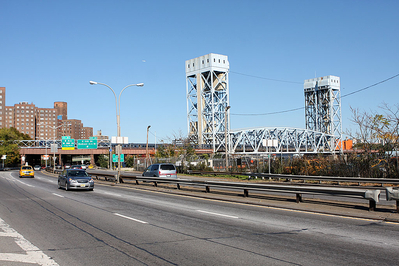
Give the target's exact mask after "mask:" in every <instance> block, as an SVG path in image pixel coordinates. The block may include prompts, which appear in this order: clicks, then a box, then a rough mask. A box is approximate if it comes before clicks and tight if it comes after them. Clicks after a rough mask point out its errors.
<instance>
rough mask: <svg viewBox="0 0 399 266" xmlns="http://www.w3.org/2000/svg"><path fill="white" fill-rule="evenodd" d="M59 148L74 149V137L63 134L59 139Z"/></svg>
mask: <svg viewBox="0 0 399 266" xmlns="http://www.w3.org/2000/svg"><path fill="white" fill-rule="evenodd" d="M61 148H62V149H63V150H74V149H75V139H71V137H70V136H63V137H62V141H61Z"/></svg>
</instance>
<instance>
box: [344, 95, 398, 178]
mask: <svg viewBox="0 0 399 266" xmlns="http://www.w3.org/2000/svg"><path fill="white" fill-rule="evenodd" d="M380 109H382V110H383V112H380V113H377V112H371V113H368V112H361V111H359V110H358V109H353V108H351V111H352V119H351V120H352V122H354V123H355V124H356V125H357V130H356V132H355V133H354V134H352V132H348V133H347V134H348V135H349V136H351V137H353V138H355V139H356V140H357V142H358V144H356V147H358V148H361V149H363V150H364V154H365V156H361V157H360V158H359V156H358V158H354V159H355V162H356V163H357V164H358V167H359V169H364V168H366V169H367V170H368V171H367V173H366V174H367V175H369V176H370V175H371V174H372V173H371V172H372V171H373V168H375V167H378V168H380V169H381V170H383V169H385V170H384V171H385V172H387V173H388V175H389V173H390V174H391V175H397V174H398V172H399V171H398V170H399V169H398V161H396V169H394V168H395V167H394V166H393V164H392V162H391V160H390V158H391V156H392V154H393V152H394V151H397V150H398V146H399V145H398V136H399V130H398V129H399V116H398V114H399V107H398V106H397V105H396V106H395V107H391V106H389V105H387V104H386V103H384V104H383V105H382V106H380ZM372 151H378V154H375V153H372ZM397 157H398V156H396V159H397ZM387 170H388V171H387ZM393 170H394V171H393Z"/></svg>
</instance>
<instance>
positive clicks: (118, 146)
mask: <svg viewBox="0 0 399 266" xmlns="http://www.w3.org/2000/svg"><path fill="white" fill-rule="evenodd" d="M89 83H90V85H103V86H106V87H108V88H109V89H110V90H111V91H112V93H113V94H114V96H115V108H116V130H117V134H118V135H117V148H116V153H117V155H118V174H117V176H116V183H120V176H121V153H122V145H121V143H120V136H121V126H120V113H121V105H120V103H121V94H122V92H123V91H124V90H125V89H126V88H128V87H131V86H137V87H143V86H144V83H138V84H130V85H127V86H126V87H124V88H123V89H122V90H121V92H120V93H119V98H117V97H116V93H115V91H114V90H113V89H112V88H111V87H110V86H108V85H107V84H104V83H100V82H96V81H90V82H89ZM118 100H119V101H118ZM110 160H111V158H110Z"/></svg>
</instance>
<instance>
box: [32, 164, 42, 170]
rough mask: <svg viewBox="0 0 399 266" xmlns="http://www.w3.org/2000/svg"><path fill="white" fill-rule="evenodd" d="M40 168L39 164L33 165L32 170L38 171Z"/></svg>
mask: <svg viewBox="0 0 399 266" xmlns="http://www.w3.org/2000/svg"><path fill="white" fill-rule="evenodd" d="M41 169H42V167H41V166H40V165H35V166H33V170H35V171H40V170H41Z"/></svg>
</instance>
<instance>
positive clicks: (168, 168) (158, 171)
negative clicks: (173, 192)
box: [143, 163, 177, 178]
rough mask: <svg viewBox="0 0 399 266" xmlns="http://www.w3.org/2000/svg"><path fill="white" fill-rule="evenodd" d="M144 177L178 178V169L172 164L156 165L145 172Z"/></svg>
mask: <svg viewBox="0 0 399 266" xmlns="http://www.w3.org/2000/svg"><path fill="white" fill-rule="evenodd" d="M143 176H149V177H165V178H177V172H176V167H175V166H174V165H173V164H171V163H156V164H152V165H150V166H149V167H148V168H147V170H145V171H144V173H143Z"/></svg>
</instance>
